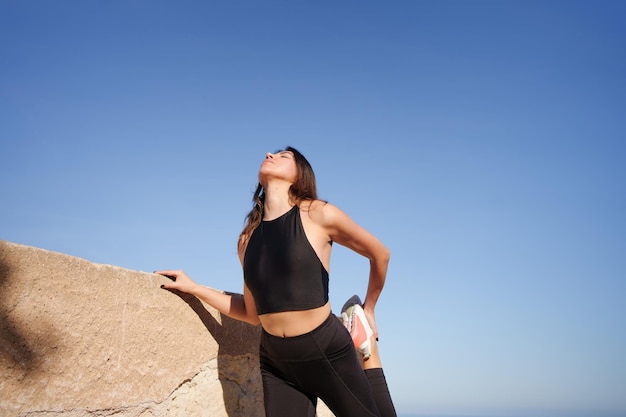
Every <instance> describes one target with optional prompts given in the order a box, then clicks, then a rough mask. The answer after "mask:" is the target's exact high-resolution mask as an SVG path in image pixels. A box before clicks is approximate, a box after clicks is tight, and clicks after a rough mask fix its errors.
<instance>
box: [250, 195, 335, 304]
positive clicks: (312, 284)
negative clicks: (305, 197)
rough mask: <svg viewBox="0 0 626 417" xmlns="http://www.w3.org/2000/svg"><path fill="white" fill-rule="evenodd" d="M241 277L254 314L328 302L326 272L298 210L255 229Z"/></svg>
mask: <svg viewBox="0 0 626 417" xmlns="http://www.w3.org/2000/svg"><path fill="white" fill-rule="evenodd" d="M243 276H244V280H245V282H246V285H247V286H248V288H249V289H250V291H251V292H252V295H253V297H254V302H255V304H256V309H257V314H266V313H277V312H282V311H296V310H309V309H313V308H317V307H321V306H323V305H324V304H326V303H327V302H328V272H327V271H326V268H324V265H322V262H321V261H320V259H319V257H318V256H317V254H316V253H315V250H314V249H313V247H312V246H311V243H310V242H309V240H308V239H307V237H306V235H305V233H304V228H303V227H302V221H301V219H300V209H299V208H298V206H293V208H292V209H291V210H289V211H288V212H287V213H285V214H283V215H282V216H280V217H278V218H276V219H274V220H269V221H262V222H261V224H259V225H258V226H257V228H256V229H254V232H252V236H251V237H250V240H249V241H248V247H247V248H246V254H245V255H244V260H243Z"/></svg>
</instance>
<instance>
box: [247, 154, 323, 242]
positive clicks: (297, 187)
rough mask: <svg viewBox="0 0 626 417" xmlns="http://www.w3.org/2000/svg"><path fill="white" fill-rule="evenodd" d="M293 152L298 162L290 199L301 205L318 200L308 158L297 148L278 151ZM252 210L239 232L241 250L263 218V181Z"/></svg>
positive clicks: (290, 189)
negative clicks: (307, 201) (306, 201)
mask: <svg viewBox="0 0 626 417" xmlns="http://www.w3.org/2000/svg"><path fill="white" fill-rule="evenodd" d="M285 151H287V152H291V153H292V154H293V157H294V161H295V163H296V179H295V181H294V183H293V184H291V187H289V200H290V201H291V202H293V203H294V204H295V205H297V206H299V205H300V203H301V202H302V201H305V200H317V185H316V183H315V173H314V172H313V168H312V167H311V164H310V163H309V161H307V159H306V158H305V157H304V155H302V154H301V153H300V152H299V151H298V150H297V149H296V148H293V147H291V146H287V147H286V148H285V149H284V150H279V151H276V152H275V153H278V152H285ZM252 202H253V206H252V210H250V212H249V213H248V215H247V216H246V220H245V226H244V228H243V230H242V231H241V233H240V234H239V240H238V243H237V249H238V250H239V252H241V251H242V250H243V249H244V248H245V247H246V245H247V244H248V239H249V238H250V236H251V235H252V231H253V230H254V229H255V228H256V227H257V226H258V225H259V224H260V223H261V220H263V205H264V203H265V190H264V189H263V186H262V185H261V183H259V184H258V185H257V187H256V191H255V192H254V195H253V197H252Z"/></svg>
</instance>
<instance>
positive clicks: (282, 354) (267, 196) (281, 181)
mask: <svg viewBox="0 0 626 417" xmlns="http://www.w3.org/2000/svg"><path fill="white" fill-rule="evenodd" d="M246 220H247V221H246V225H245V227H244V229H243V231H242V232H241V234H240V236H239V241H238V253H239V259H240V261H241V264H242V267H243V272H244V289H243V296H241V295H232V294H225V293H222V292H219V291H216V290H214V289H211V288H208V287H204V286H201V285H198V284H196V283H195V282H193V281H192V280H191V279H190V278H189V277H188V276H187V275H186V274H185V273H184V272H182V271H157V273H158V274H162V275H165V276H168V277H170V278H171V279H172V280H173V281H172V282H168V283H167V284H164V285H163V288H166V289H176V290H179V291H183V292H186V293H190V294H193V295H195V296H196V297H198V298H200V299H201V300H203V301H205V302H206V303H208V304H209V305H211V306H213V307H214V308H216V309H217V310H218V311H220V312H221V313H223V314H226V315H228V316H230V317H233V318H235V319H238V320H242V321H245V322H248V323H250V324H252V325H257V324H261V326H262V335H261V345H260V348H259V357H260V365H261V375H262V378H263V392H264V406H265V414H266V417H278V416H285V417H299V416H306V417H314V416H315V409H316V403H317V398H318V397H319V398H321V399H322V400H323V401H324V402H325V403H326V405H328V407H329V408H330V410H331V411H332V412H333V413H334V414H335V416H337V417H361V416H363V417H372V416H378V417H388V416H395V410H394V407H393V404H392V402H391V397H390V396H389V391H388V389H387V383H386V381H385V377H384V374H383V372H382V367H381V363H380V357H379V356H378V351H377V348H376V340H377V338H378V332H377V329H376V321H375V317H374V308H375V306H376V302H377V301H378V297H379V296H380V293H381V291H382V289H383V285H384V282H385V277H386V274H387V264H388V262H389V250H388V249H387V248H386V247H385V246H383V244H382V243H381V242H380V241H379V240H378V239H377V238H376V237H374V236H373V235H372V234H371V233H369V232H367V231H366V230H365V229H363V228H362V227H360V226H358V225H357V224H356V223H355V222H354V221H353V220H352V219H350V217H348V216H347V215H346V214H345V213H344V212H343V211H341V210H340V209H339V208H337V207H335V206H333V205H332V204H329V203H327V202H324V201H320V200H318V199H317V191H316V184H315V175H314V173H313V169H312V168H311V166H310V164H309V163H308V161H307V160H306V159H305V158H304V156H303V155H302V154H300V152H298V151H297V150H296V149H294V148H292V147H287V148H286V149H285V150H282V151H278V152H276V153H268V154H267V155H266V156H265V160H264V161H263V163H262V164H261V167H260V169H259V184H258V186H257V190H256V192H255V194H254V207H253V208H252V210H251V211H250V213H249V214H248V216H247V218H246ZM333 242H336V243H338V244H340V245H343V246H346V247H348V248H350V249H352V250H354V251H355V252H357V253H359V254H361V255H363V256H365V257H366V258H368V259H369V261H370V275H369V284H368V287H367V294H366V297H365V301H364V303H363V307H362V308H363V311H364V313H365V317H366V318H367V322H368V323H369V325H370V327H371V329H372V333H373V335H372V337H371V341H372V344H373V349H372V355H371V356H370V357H369V359H367V360H363V358H362V357H361V358H359V354H358V352H357V351H356V349H355V347H354V343H353V341H352V338H351V336H350V334H349V333H348V331H347V330H346V328H345V327H344V326H343V325H342V324H341V322H340V321H339V320H337V318H336V317H335V316H334V315H333V314H332V312H331V306H330V303H329V301H328V271H329V266H330V265H329V264H330V253H331V247H332V243H333Z"/></svg>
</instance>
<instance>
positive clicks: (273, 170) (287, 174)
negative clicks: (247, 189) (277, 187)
mask: <svg viewBox="0 0 626 417" xmlns="http://www.w3.org/2000/svg"><path fill="white" fill-rule="evenodd" d="M296 174H297V169H296V160H295V158H294V156H293V153H292V152H290V151H280V152H276V153H271V152H268V153H267V154H265V159H264V160H263V163H262V164H261V168H260V169H259V182H260V183H261V184H265V181H267V180H268V179H270V178H274V179H282V180H285V181H288V182H290V183H292V184H293V183H294V182H295V181H296Z"/></svg>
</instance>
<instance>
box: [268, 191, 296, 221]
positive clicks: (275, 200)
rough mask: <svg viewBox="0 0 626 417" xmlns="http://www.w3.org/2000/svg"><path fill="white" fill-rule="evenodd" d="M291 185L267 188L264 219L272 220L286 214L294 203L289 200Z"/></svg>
mask: <svg viewBox="0 0 626 417" xmlns="http://www.w3.org/2000/svg"><path fill="white" fill-rule="evenodd" d="M290 186H291V184H287V186H286V187H285V184H268V185H267V186H266V187H264V188H265V201H264V202H263V219H264V220H271V219H275V218H276V217H279V216H281V215H283V214H285V213H286V212H287V211H289V210H290V209H291V208H292V207H293V205H294V203H293V202H292V201H291V199H290V198H289V187H290Z"/></svg>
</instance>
